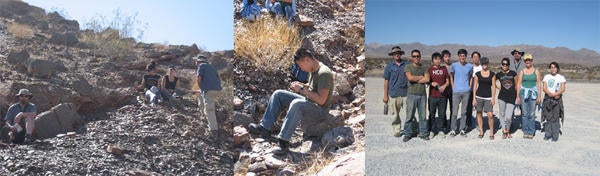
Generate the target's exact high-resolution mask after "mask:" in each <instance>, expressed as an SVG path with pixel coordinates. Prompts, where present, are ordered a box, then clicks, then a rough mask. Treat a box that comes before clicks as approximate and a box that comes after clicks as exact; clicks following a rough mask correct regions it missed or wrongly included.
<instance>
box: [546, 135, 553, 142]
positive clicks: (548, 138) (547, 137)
mask: <svg viewBox="0 0 600 176" xmlns="http://www.w3.org/2000/svg"><path fill="white" fill-rule="evenodd" d="M551 138H552V137H550V136H544V141H547V140H550V139H551Z"/></svg>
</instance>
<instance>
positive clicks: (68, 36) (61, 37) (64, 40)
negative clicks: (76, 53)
mask: <svg viewBox="0 0 600 176" xmlns="http://www.w3.org/2000/svg"><path fill="white" fill-rule="evenodd" d="M48 42H50V43H54V44H59V45H66V46H75V45H77V43H79V39H78V38H77V34H76V33H73V32H66V33H53V34H52V37H50V39H49V40H48Z"/></svg>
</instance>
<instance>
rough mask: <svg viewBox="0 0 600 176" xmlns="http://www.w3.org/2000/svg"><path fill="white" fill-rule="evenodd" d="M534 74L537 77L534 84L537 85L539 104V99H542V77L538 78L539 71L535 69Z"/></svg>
mask: <svg viewBox="0 0 600 176" xmlns="http://www.w3.org/2000/svg"><path fill="white" fill-rule="evenodd" d="M535 75H536V78H537V83H536V84H537V86H538V92H539V93H538V104H539V101H540V100H541V99H542V94H541V93H542V78H540V71H539V70H537V69H536V70H535Z"/></svg>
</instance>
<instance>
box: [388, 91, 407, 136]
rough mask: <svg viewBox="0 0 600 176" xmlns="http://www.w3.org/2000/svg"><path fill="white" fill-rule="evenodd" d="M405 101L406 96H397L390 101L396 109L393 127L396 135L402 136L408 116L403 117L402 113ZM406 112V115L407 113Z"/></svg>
mask: <svg viewBox="0 0 600 176" xmlns="http://www.w3.org/2000/svg"><path fill="white" fill-rule="evenodd" d="M405 101H406V97H396V98H391V99H390V102H391V103H392V109H393V110H394V116H393V117H392V129H393V132H394V136H400V134H401V133H403V129H402V128H403V127H404V123H405V122H406V116H405V119H401V116H400V114H401V110H402V108H403V106H404V102H405ZM404 114H405V115H406V113H404Z"/></svg>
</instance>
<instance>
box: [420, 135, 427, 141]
mask: <svg viewBox="0 0 600 176" xmlns="http://www.w3.org/2000/svg"><path fill="white" fill-rule="evenodd" d="M420 138H421V139H423V140H424V141H428V140H429V136H427V135H425V136H422V137H420Z"/></svg>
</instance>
